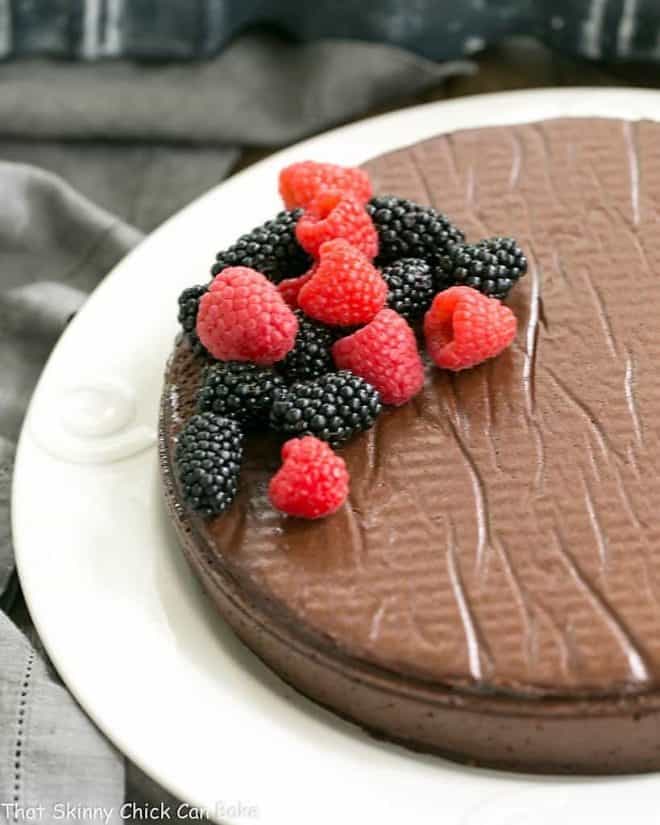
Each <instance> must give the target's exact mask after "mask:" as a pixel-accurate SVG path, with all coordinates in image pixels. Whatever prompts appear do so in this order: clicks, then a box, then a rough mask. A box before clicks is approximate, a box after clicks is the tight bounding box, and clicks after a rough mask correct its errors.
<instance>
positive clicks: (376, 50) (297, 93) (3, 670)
mask: <svg viewBox="0 0 660 825" xmlns="http://www.w3.org/2000/svg"><path fill="white" fill-rule="evenodd" d="M18 5H19V4H16V6H18ZM137 5H139V4H136V6H137ZM24 6H25V7H26V8H27V6H28V4H24ZM6 7H7V2H6V0H4V3H3V2H2V0H0V12H1V10H2V9H3V8H6ZM0 19H1V15H0ZM469 68H470V67H469V66H468V65H466V64H464V63H455V64H444V65H438V64H435V63H432V62H430V61H428V60H425V59H423V58H419V57H414V56H412V55H411V54H409V53H407V52H404V51H402V50H400V49H397V48H393V47H388V46H381V45H376V44H365V43H359V42H355V41H352V42H348V41H332V42H320V43H317V44H315V45H304V46H295V45H292V44H291V43H287V42H285V41H283V40H281V39H279V38H276V37H274V36H272V35H265V34H261V35H259V34H252V35H248V36H245V37H243V38H241V39H240V40H238V41H236V42H235V43H234V44H233V45H232V46H231V48H229V49H228V50H227V51H226V52H225V53H223V55H222V56H221V57H219V58H217V59H216V60H213V61H211V62H208V63H201V64H189V65H179V66H160V67H156V66H151V67H148V68H144V67H143V68H139V67H136V66H134V65H131V64H128V63H121V62H117V63H113V64H99V65H95V66H93V67H86V68H84V69H83V68H82V67H81V66H75V65H67V64H58V65H51V64H47V63H45V62H42V61H41V60H35V61H29V62H25V61H22V62H20V63H15V64H11V63H9V64H6V65H4V66H0V158H1V159H2V160H1V161H0V192H1V193H2V209H0V605H3V606H4V607H5V609H8V606H9V601H10V599H9V596H10V595H11V588H10V582H12V581H14V580H15V579H14V577H13V557H12V550H11V536H10V526H9V525H10V521H9V516H10V514H9V488H10V481H11V466H12V456H13V452H14V445H15V442H16V438H17V436H18V433H19V429H20V425H21V421H22V417H23V414H24V411H25V408H26V405H27V403H28V400H29V397H30V393H31V391H32V388H33V387H34V384H35V381H36V379H37V377H38V375H39V372H40V369H41V367H42V365H43V363H44V361H45V359H46V357H47V355H48V353H49V351H50V349H51V347H52V346H53V344H54V342H55V341H56V340H57V337H58V335H59V334H60V332H61V330H62V329H63V328H64V326H65V325H66V323H67V321H68V319H69V318H70V317H71V315H72V314H73V313H75V312H76V311H77V310H78V309H79V307H80V306H81V305H82V304H83V302H84V300H85V297H86V296H87V294H88V293H89V291H90V290H91V289H93V288H94V286H95V285H96V284H97V283H98V282H99V280H100V279H101V278H102V277H103V276H104V275H105V273H106V272H107V271H108V270H109V269H110V268H111V266H112V265H113V264H114V263H116V262H117V261H118V260H119V259H120V258H121V257H123V255H124V254H125V253H126V252H127V251H128V250H129V249H130V248H131V247H132V246H134V245H135V244H136V243H138V242H139V240H140V238H141V237H142V233H143V232H145V231H148V230H150V229H152V228H153V227H154V226H156V225H157V224H158V223H160V222H161V221H162V220H163V219H164V218H166V217H167V216H168V215H169V214H171V213H172V212H173V211H175V210H177V209H178V208H179V207H181V206H183V205H184V204H185V203H186V202H188V201H189V200H190V199H192V198H193V197H195V196H196V195H198V194H200V193H201V192H203V191H205V190H206V189H208V188H209V187H211V186H213V185H214V184H216V183H218V182H219V181H220V180H222V179H223V178H224V177H225V176H226V175H227V174H228V173H229V172H230V170H231V168H232V166H233V165H234V164H235V162H236V160H237V159H238V157H239V155H240V148H241V147H244V146H249V145H253V146H254V145H264V144H278V143H288V142H291V141H294V140H297V139H298V138H301V137H303V136H304V135H307V134H310V133H312V132H314V131H318V130H320V129H321V128H323V127H325V126H328V125H332V124H334V123H337V122H339V121H341V120H344V119H346V118H349V117H351V116H355V115H359V114H360V113H361V112H363V111H365V110H366V109H367V108H368V107H371V106H373V105H376V104H380V103H383V102H385V101H387V100H391V99H393V98H396V97H399V96H401V95H409V94H412V93H415V92H420V91H423V90H425V89H429V88H431V87H433V86H436V85H438V84H440V83H442V81H443V80H444V78H446V77H448V76H450V75H452V74H456V73H459V72H466V71H468V70H469ZM172 312H173V313H174V312H176V308H175V307H172ZM10 615H11V617H12V619H13V621H11V620H10V619H9V618H8V617H7V616H6V615H4V614H3V613H2V612H0V821H7V822H11V821H15V820H16V819H17V818H18V819H20V807H18V808H17V807H12V806H15V805H17V806H43V808H42V809H38V810H40V811H41V815H40V816H39V817H38V818H39V820H40V821H41V822H57V821H62V818H61V817H60V816H58V813H59V812H60V811H59V809H57V808H56V807H55V806H56V804H58V803H62V804H65V803H71V804H73V805H74V806H76V805H79V806H84V805H92V806H101V807H105V808H107V809H111V813H110V815H109V818H108V821H109V822H118V821H120V808H119V806H120V804H121V802H122V800H123V799H124V794H125V793H127V794H128V796H129V797H130V798H131V799H133V800H136V801H137V802H143V801H144V800H150V801H152V802H159V801H168V799H169V798H168V797H167V795H166V794H165V793H164V791H162V789H159V788H157V787H156V786H154V785H153V783H151V782H150V781H149V780H147V779H146V777H144V776H142V775H141V774H140V772H139V771H137V769H135V768H134V767H133V766H130V765H128V766H127V765H125V763H124V760H123V759H122V758H121V756H120V755H119V754H117V753H116V752H115V751H114V749H113V748H112V747H111V746H110V745H109V744H108V743H107V742H106V740H105V739H104V738H103V737H102V736H101V735H100V734H99V733H98V732H97V731H96V729H95V728H94V726H93V725H92V724H91V723H90V722H89V720H88V719H87V718H86V717H85V715H84V714H83V713H82V712H81V711H80V709H79V708H78V707H77V705H76V704H75V702H74V701H73V700H72V699H71V697H70V696H69V694H68V693H67V692H66V690H65V689H64V688H63V687H62V685H61V684H60V683H59V681H58V679H57V677H56V675H55V674H54V673H53V672H52V670H51V669H50V668H49V665H48V662H47V660H46V657H45V655H44V654H43V651H42V650H41V648H40V645H39V640H38V639H37V638H36V637H35V634H34V631H33V630H32V628H31V626H30V622H29V617H28V615H27V613H26V611H25V609H24V607H23V606H22V604H21V600H20V596H19V597H18V599H17V600H16V603H15V606H14V608H13V610H12V611H11V613H10ZM31 642H32V643H31ZM118 665H119V663H118ZM163 724H164V730H163V736H164V737H166V736H167V730H166V727H165V725H166V720H164V722H163ZM127 778H128V783H127ZM126 783H127V784H128V790H127V791H125V784H126Z"/></svg>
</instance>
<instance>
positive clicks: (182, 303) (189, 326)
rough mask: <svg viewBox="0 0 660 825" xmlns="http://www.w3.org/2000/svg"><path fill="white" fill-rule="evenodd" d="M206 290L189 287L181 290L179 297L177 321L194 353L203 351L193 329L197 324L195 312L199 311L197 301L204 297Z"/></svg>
mask: <svg viewBox="0 0 660 825" xmlns="http://www.w3.org/2000/svg"><path fill="white" fill-rule="evenodd" d="M207 290H208V287H206V286H189V287H187V288H186V289H184V290H183V292H182V293H181V295H179V315H178V320H179V323H180V324H181V328H182V329H183V332H184V334H185V335H186V337H187V338H188V340H189V341H190V344H191V346H192V348H193V349H194V350H195V351H201V350H203V349H204V347H203V346H202V344H201V342H200V340H199V338H198V337H197V333H196V331H195V327H196V324H197V311H198V310H199V301H200V298H201V297H202V295H205V294H206V292H207Z"/></svg>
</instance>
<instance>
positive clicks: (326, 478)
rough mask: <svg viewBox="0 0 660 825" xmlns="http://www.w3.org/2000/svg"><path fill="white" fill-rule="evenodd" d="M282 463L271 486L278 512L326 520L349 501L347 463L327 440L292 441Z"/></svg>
mask: <svg viewBox="0 0 660 825" xmlns="http://www.w3.org/2000/svg"><path fill="white" fill-rule="evenodd" d="M282 460H283V462H284V463H283V464H282V466H281V467H280V469H279V470H278V471H277V473H276V474H275V475H274V476H273V478H272V479H271V480H270V485H269V487H268V493H269V495H270V500H271V502H272V503H273V506H275V507H277V509H278V510H281V511H282V512H283V513H287V515H289V516H298V518H322V517H323V516H329V515H330V513H334V512H335V510H338V509H339V508H340V507H341V505H342V504H343V503H344V502H345V501H346V498H347V496H348V481H349V476H348V470H347V469H346V463H345V462H344V459H343V458H340V457H339V456H338V455H335V453H333V452H332V449H331V448H330V447H329V446H328V445H327V444H326V443H325V442H324V441H320V440H319V439H318V438H315V437H314V436H313V435H306V436H304V438H292V439H290V440H289V441H287V442H286V443H285V444H284V446H283V447H282Z"/></svg>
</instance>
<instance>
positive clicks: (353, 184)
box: [280, 160, 372, 209]
mask: <svg viewBox="0 0 660 825" xmlns="http://www.w3.org/2000/svg"><path fill="white" fill-rule="evenodd" d="M324 189H337V190H339V191H340V192H343V193H344V194H350V195H353V196H354V197H355V198H356V199H357V200H359V201H360V203H366V202H367V201H368V200H369V198H370V197H371V194H372V191H371V181H370V180H369V175H367V173H366V172H365V171H364V170H363V169H358V168H357V167H354V166H336V165H335V164H334V163H316V162H315V161H313V160H305V161H302V162H301V163H292V164H291V166H287V167H286V168H285V169H282V171H281V172H280V195H281V196H282V200H283V201H284V204H285V206H286V208H287V209H296V207H298V206H303V207H306V206H309V204H310V202H311V201H313V200H314V198H315V197H316V196H317V195H318V194H319V192H321V191H323V190H324Z"/></svg>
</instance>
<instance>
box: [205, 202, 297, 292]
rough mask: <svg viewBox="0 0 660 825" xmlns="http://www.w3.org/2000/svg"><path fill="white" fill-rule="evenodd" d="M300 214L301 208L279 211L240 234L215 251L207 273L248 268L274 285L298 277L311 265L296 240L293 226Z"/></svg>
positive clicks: (215, 273) (213, 273)
mask: <svg viewBox="0 0 660 825" xmlns="http://www.w3.org/2000/svg"><path fill="white" fill-rule="evenodd" d="M302 213H303V210H302V209H294V210H292V211H288V212H287V211H284V212H280V213H279V214H278V215H276V217H274V218H272V220H269V221H266V223H264V224H262V225H261V226H257V227H255V228H254V229H253V230H252V231H251V232H248V233H247V234H246V235H242V236H241V237H240V238H239V239H238V240H237V241H236V243H234V244H232V245H231V246H230V247H229V248H228V249H224V250H223V251H221V252H218V254H217V255H216V263H214V264H213V267H212V268H211V274H212V275H214V276H215V275H217V274H218V273H219V272H221V271H222V270H223V269H225V267H228V266H249V267H250V268H251V269H256V270H257V272H261V273H262V275H265V276H266V277H267V278H268V279H269V280H271V281H273V282H274V283H279V282H280V281H281V280H283V279H284V278H295V277H296V276H297V275H302V274H303V272H305V271H306V270H308V269H309V267H310V266H311V265H312V259H311V258H310V256H309V255H308V254H307V253H306V252H305V250H304V249H303V248H302V247H301V246H300V244H299V243H298V241H297V240H296V231H295V230H296V223H297V222H298V218H299V217H300V216H301V215H302Z"/></svg>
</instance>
